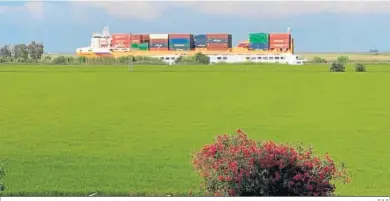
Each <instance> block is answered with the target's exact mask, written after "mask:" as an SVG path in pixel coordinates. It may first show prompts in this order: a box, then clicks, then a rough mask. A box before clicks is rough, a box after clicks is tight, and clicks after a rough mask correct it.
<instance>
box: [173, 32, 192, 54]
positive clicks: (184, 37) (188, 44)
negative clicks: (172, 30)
mask: <svg viewBox="0 0 390 201" xmlns="http://www.w3.org/2000/svg"><path fill="white" fill-rule="evenodd" d="M193 48H194V38H193V35H192V34H169V50H172V51H190V50H192V49H193Z"/></svg>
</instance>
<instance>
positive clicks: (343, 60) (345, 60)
mask: <svg viewBox="0 0 390 201" xmlns="http://www.w3.org/2000/svg"><path fill="white" fill-rule="evenodd" d="M337 63H340V64H344V65H347V64H348V63H349V57H348V56H338V57H337Z"/></svg>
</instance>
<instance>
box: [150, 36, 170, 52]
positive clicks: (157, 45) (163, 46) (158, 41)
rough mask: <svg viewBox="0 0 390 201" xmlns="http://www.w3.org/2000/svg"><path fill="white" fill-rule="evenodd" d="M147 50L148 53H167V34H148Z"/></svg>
mask: <svg viewBox="0 0 390 201" xmlns="http://www.w3.org/2000/svg"><path fill="white" fill-rule="evenodd" d="M149 39H150V42H149V50H150V51H168V49H169V41H168V34H150V35H149Z"/></svg>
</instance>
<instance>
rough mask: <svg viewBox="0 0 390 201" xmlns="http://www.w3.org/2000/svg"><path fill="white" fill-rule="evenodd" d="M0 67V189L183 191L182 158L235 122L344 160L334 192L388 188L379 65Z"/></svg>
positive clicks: (389, 72) (188, 170) (186, 164)
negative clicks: (0, 183)
mask: <svg viewBox="0 0 390 201" xmlns="http://www.w3.org/2000/svg"><path fill="white" fill-rule="evenodd" d="M327 68H328V67H327V66H326V65H305V66H284V65H241V66H240V65H224V66H222V65H221V66H220V65H213V66H134V69H133V72H128V67H127V66H33V65H0V91H1V95H0V161H4V164H5V167H6V170H7V175H6V177H5V184H6V191H4V192H3V193H2V194H0V195H88V194H91V193H95V192H97V193H98V195H166V194H173V195H186V194H187V192H188V191H189V190H192V191H194V192H196V191H199V183H200V179H199V177H198V176H197V175H196V173H195V172H194V171H193V168H192V166H191V164H190V161H191V153H193V152H194V151H196V150H199V149H200V148H201V147H202V146H203V145H204V144H206V143H211V142H212V141H213V139H214V137H215V136H216V135H218V134H223V133H226V132H234V131H235V130H236V129H237V128H243V129H244V130H245V131H246V132H247V133H248V135H249V136H250V137H251V138H253V139H256V140H275V141H277V142H291V143H295V142H303V143H305V144H306V145H313V147H314V149H315V151H316V153H318V154H323V153H326V152H329V154H330V155H331V156H332V157H333V158H334V159H335V160H336V161H338V162H345V163H346V164H347V167H349V169H350V170H351V174H352V183H351V184H349V185H346V186H343V185H341V186H338V189H337V190H336V192H337V194H338V195H361V196H363V195H366V196H368V195H376V196H379V195H383V196H384V195H389V194H390V182H388V181H389V178H390V171H389V166H390V161H389V156H390V149H389V148H388V146H389V145H388V144H389V142H390V104H389V102H390V95H389V86H390V65H387V66H386V65H368V66H367V70H368V72H367V73H355V72H352V71H353V69H352V67H351V66H348V67H347V70H348V72H346V73H330V72H327V70H328V69H327Z"/></svg>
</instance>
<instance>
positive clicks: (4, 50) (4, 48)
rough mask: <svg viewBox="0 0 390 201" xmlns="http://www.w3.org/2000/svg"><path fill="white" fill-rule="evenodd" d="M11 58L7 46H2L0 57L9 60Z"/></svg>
mask: <svg viewBox="0 0 390 201" xmlns="http://www.w3.org/2000/svg"><path fill="white" fill-rule="evenodd" d="M11 56H12V54H11V49H10V46H9V45H4V46H2V47H1V48H0V57H4V58H9V57H11Z"/></svg>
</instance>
